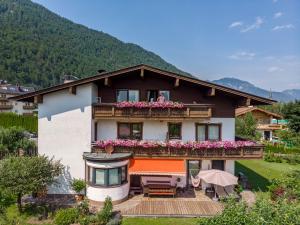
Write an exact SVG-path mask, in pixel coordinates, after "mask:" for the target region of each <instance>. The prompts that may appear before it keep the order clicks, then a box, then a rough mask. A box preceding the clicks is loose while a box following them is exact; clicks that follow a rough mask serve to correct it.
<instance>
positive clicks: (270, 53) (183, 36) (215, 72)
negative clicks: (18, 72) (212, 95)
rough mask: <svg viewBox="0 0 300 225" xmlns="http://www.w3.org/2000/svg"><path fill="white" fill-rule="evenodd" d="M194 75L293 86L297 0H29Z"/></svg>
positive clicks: (297, 72) (299, 25) (297, 70)
mask: <svg viewBox="0 0 300 225" xmlns="http://www.w3.org/2000/svg"><path fill="white" fill-rule="evenodd" d="M34 2H37V3H40V4H42V5H43V6H45V7H46V8H48V9H50V10H51V11H53V12H55V13H57V14H59V15H61V16H63V17H65V18H68V19H70V20H72V21H74V22H76V23H80V24H83V25H85V26H87V27H90V28H93V29H96V30H101V31H103V32H106V33H109V34H110V35H113V36H115V37H117V38H118V39H120V40H122V41H124V42H131V43H135V44H138V45H140V46H142V47H143V48H145V49H147V50H150V51H153V52H155V53H157V54H158V55H160V56H161V57H162V58H163V59H165V60H166V61H168V62H170V63H172V64H174V65H175V66H177V67H178V68H180V69H182V70H184V71H187V72H189V73H191V74H193V75H195V76H197V77H199V78H200V79H204V80H213V79H218V78H222V77H236V78H239V79H243V80H247V81H249V82H252V83H253V84H255V85H257V86H260V87H262V88H266V89H270V88H271V89H272V90H284V89H292V88H300V1H299V0H248V1H246V0H227V1H219V0H207V1H198V0H187V1H181V0H163V1H162V0H151V1H150V0H149V1H146V0H119V1H117V0H89V1H82V0H34Z"/></svg>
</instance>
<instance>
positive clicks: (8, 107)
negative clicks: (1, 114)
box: [0, 104, 13, 110]
mask: <svg viewBox="0 0 300 225" xmlns="http://www.w3.org/2000/svg"><path fill="white" fill-rule="evenodd" d="M12 108H13V105H12V104H3V105H0V109H2V110H9V109H12Z"/></svg>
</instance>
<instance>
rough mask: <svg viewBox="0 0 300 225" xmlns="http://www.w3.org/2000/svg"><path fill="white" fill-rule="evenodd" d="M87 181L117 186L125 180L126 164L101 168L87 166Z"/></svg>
mask: <svg viewBox="0 0 300 225" xmlns="http://www.w3.org/2000/svg"><path fill="white" fill-rule="evenodd" d="M88 171H89V174H88V176H89V177H88V181H89V184H90V185H94V186H105V187H109V186H117V185H121V184H123V183H126V182H127V166H122V167H116V168H109V169H102V168H92V167H89V170H88Z"/></svg>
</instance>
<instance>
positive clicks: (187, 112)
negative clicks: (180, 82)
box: [93, 103, 212, 119]
mask: <svg viewBox="0 0 300 225" xmlns="http://www.w3.org/2000/svg"><path fill="white" fill-rule="evenodd" d="M211 107H212V106H211V105H207V104H184V107H183V108H134V107H132V108H118V107H117V106H116V105H115V104H114V103H97V104H94V105H93V116H94V118H95V119H100V118H101V119H102V118H121V117H130V118H144V119H147V118H152V119H155V118H157V119H162V118H171V119H176V118H180V119H182V118H183V119H184V118H187V119H188V118H191V119H192V118H210V117H211V115H212V111H211Z"/></svg>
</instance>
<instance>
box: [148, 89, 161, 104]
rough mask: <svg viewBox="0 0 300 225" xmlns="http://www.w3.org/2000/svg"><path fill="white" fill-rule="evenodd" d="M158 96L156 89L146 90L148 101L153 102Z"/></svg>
mask: <svg viewBox="0 0 300 225" xmlns="http://www.w3.org/2000/svg"><path fill="white" fill-rule="evenodd" d="M157 98H158V91H157V90H149V91H147V100H148V102H155V101H156V100H157Z"/></svg>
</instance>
